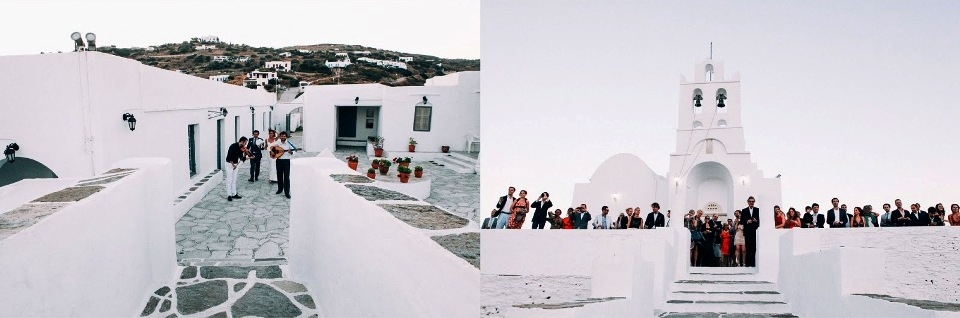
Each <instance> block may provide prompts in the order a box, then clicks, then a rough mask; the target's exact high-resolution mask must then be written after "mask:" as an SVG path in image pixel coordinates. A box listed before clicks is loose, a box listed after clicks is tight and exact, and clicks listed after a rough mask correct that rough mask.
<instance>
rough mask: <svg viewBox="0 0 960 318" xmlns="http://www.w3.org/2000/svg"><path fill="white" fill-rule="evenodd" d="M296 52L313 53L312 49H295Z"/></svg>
mask: <svg viewBox="0 0 960 318" xmlns="http://www.w3.org/2000/svg"><path fill="white" fill-rule="evenodd" d="M297 52H300V53H303V54H310V53H313V51H311V50H306V49H297Z"/></svg>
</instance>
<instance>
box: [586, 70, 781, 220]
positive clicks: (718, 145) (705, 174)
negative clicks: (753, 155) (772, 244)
mask: <svg viewBox="0 0 960 318" xmlns="http://www.w3.org/2000/svg"><path fill="white" fill-rule="evenodd" d="M678 108H679V109H678V111H679V116H678V118H679V122H678V128H677V137H676V138H677V143H676V145H677V148H676V151H675V153H673V154H671V155H670V171H669V172H668V173H667V175H666V177H663V176H660V175H657V174H656V173H655V172H653V171H652V170H651V169H650V168H649V167H648V166H647V165H646V164H645V163H644V162H643V160H641V159H640V158H637V157H636V156H633V155H627V154H620V155H616V156H613V157H611V158H610V159H608V160H607V161H606V162H604V163H603V164H602V165H601V166H600V167H599V168H597V170H596V172H595V173H594V176H593V177H592V178H591V179H590V182H588V183H578V184H577V185H576V186H575V187H574V195H573V202H575V203H576V202H586V203H587V204H588V205H590V204H591V203H592V205H590V206H600V205H608V206H611V210H612V211H618V212H619V211H622V210H623V209H625V208H627V207H632V206H637V205H640V206H641V207H644V209H647V208H648V207H645V206H649V204H650V203H652V202H658V203H660V205H661V206H662V207H664V210H667V209H670V210H672V211H674V212H677V213H674V214H673V217H674V218H682V216H683V215H682V213H685V212H686V211H687V210H690V209H693V210H703V211H704V213H707V214H713V213H719V214H720V215H721V216H722V217H729V216H732V215H733V214H732V213H733V211H734V210H735V209H738V208H743V207H744V203H745V202H746V201H747V197H749V196H753V197H755V198H756V200H757V202H758V203H760V202H762V203H763V206H765V207H772V206H773V205H778V204H781V199H782V195H781V192H780V179H777V178H769V177H764V175H763V172H762V171H760V170H759V168H758V167H757V164H756V163H753V162H751V159H750V152H748V151H747V150H746V143H745V140H744V136H743V125H742V122H741V116H740V115H741V109H742V108H741V105H740V79H739V75H735V76H733V78H724V72H723V63H722V62H718V61H713V60H706V61H703V62H701V63H700V64H697V67H696V73H695V76H694V80H693V82H687V81H686V79H682V80H681V83H680V102H679V107H678ZM621 208H623V209H621ZM647 212H649V211H647ZM681 221H682V220H681Z"/></svg>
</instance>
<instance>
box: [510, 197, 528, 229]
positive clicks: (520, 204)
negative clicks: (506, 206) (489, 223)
mask: <svg viewBox="0 0 960 318" xmlns="http://www.w3.org/2000/svg"><path fill="white" fill-rule="evenodd" d="M528 211H530V201H528V200H527V190H520V197H519V198H517V199H516V200H514V201H513V206H511V207H510V218H509V219H507V228H508V229H520V227H521V226H523V220H524V219H526V218H527V212H528Z"/></svg>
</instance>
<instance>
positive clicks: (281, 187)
mask: <svg viewBox="0 0 960 318" xmlns="http://www.w3.org/2000/svg"><path fill="white" fill-rule="evenodd" d="M277 146H280V148H283V155H282V156H280V158H277V194H280V193H283V194H284V195H285V196H286V197H287V199H289V198H290V158H292V157H293V155H292V153H293V150H294V149H295V148H294V147H293V144H291V143H290V142H288V141H287V132H286V131H284V132H281V133H280V143H279V144H277Z"/></svg>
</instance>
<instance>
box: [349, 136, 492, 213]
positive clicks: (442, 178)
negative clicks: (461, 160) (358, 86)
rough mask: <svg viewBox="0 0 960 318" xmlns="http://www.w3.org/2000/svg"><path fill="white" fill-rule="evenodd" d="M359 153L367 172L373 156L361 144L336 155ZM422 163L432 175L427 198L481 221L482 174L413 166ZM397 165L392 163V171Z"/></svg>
mask: <svg viewBox="0 0 960 318" xmlns="http://www.w3.org/2000/svg"><path fill="white" fill-rule="evenodd" d="M351 154H353V155H357V156H358V157H360V165H359V168H357V170H358V171H359V172H361V173H366V169H367V168H370V162H371V161H372V160H371V159H369V158H367V155H366V150H365V148H362V147H356V148H350V147H341V148H340V149H338V150H337V151H336V152H335V153H334V155H336V157H337V158H338V159H340V160H344V158H345V157H347V156H348V155H351ZM418 165H419V166H422V167H423V169H424V178H431V179H432V182H433V183H432V184H431V186H432V187H431V190H430V197H428V198H427V199H425V200H424V201H426V202H428V203H430V204H434V205H437V206H439V207H442V208H444V209H445V210H447V211H449V212H450V213H452V214H454V215H457V216H460V217H463V218H466V219H468V220H473V221H474V222H476V223H477V224H480V223H481V222H482V218H480V217H479V215H478V213H477V211H479V207H480V175H479V174H475V173H458V172H456V171H453V170H450V169H448V168H444V167H441V166H438V165H436V164H433V163H430V162H426V161H414V162H412V163H410V167H411V168H413V167H416V166H418ZM394 169H395V168H394V167H390V170H391V171H396V170H394Z"/></svg>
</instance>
